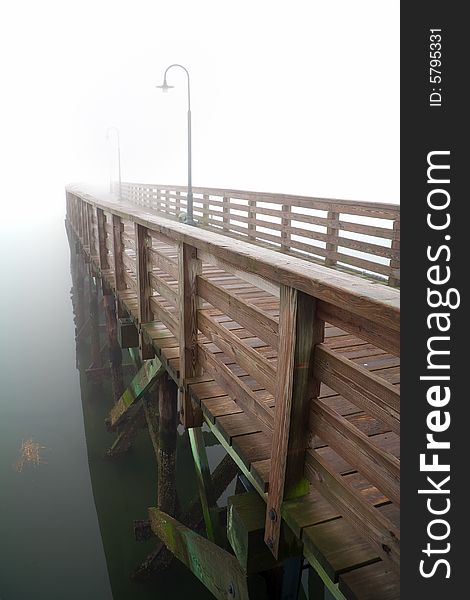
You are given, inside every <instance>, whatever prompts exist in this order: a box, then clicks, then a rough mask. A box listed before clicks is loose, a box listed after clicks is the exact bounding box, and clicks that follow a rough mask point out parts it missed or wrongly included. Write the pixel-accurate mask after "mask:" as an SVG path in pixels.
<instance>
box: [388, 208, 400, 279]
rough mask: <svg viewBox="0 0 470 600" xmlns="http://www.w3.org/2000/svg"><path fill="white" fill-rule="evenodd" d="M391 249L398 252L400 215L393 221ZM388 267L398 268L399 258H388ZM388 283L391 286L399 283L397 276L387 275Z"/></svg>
mask: <svg viewBox="0 0 470 600" xmlns="http://www.w3.org/2000/svg"><path fill="white" fill-rule="evenodd" d="M391 248H392V250H393V251H395V252H397V253H399V252H400V215H399V214H398V217H397V218H396V219H395V220H394V221H393V239H392V246H391ZM390 268H391V269H396V270H398V271H399V270H400V260H399V259H396V258H392V259H390ZM388 285H389V286H391V287H398V286H399V285H400V279H399V277H394V276H393V275H389V277H388Z"/></svg>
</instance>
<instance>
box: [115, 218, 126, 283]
mask: <svg viewBox="0 0 470 600" xmlns="http://www.w3.org/2000/svg"><path fill="white" fill-rule="evenodd" d="M123 231H124V223H123V222H122V219H121V218H120V217H118V216H117V215H113V255H114V276H115V285H116V291H117V292H120V291H122V290H125V289H126V281H125V279H124V263H123V261H122V255H123V252H124V246H123V243H122V234H123Z"/></svg>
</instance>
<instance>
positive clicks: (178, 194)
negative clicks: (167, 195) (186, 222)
mask: <svg viewBox="0 0 470 600" xmlns="http://www.w3.org/2000/svg"><path fill="white" fill-rule="evenodd" d="M180 211H181V192H176V201H175V213H176V218H179V216H180Z"/></svg>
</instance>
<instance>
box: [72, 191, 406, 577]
mask: <svg viewBox="0 0 470 600" xmlns="http://www.w3.org/2000/svg"><path fill="white" fill-rule="evenodd" d="M154 202H157V203H158V202H160V203H162V202H163V200H162V190H161V188H160V189H158V188H157V189H155V195H152V196H151V197H149V198H148V202H147V203H146V202H144V207H145V208H144V209H142V208H139V207H137V206H132V205H130V204H128V203H125V202H121V203H119V202H117V201H116V202H111V201H106V200H100V199H98V198H96V197H94V196H91V195H89V194H87V193H85V192H83V191H80V189H77V188H75V187H70V188H68V192H67V219H68V221H69V222H70V223H71V225H72V226H73V228H74V230H75V232H76V234H77V236H78V237H79V239H80V242H81V244H82V245H83V247H84V249H85V251H86V252H87V253H88V254H89V255H90V257H91V260H92V261H94V262H95V263H96V264H97V265H99V268H100V269H101V272H102V276H103V277H104V278H105V279H107V280H108V281H111V282H112V285H113V286H114V289H115V292H116V294H117V296H118V297H124V295H127V296H126V297H132V298H134V299H135V302H134V304H133V306H135V310H134V309H132V310H133V311H134V312H133V316H134V318H135V321H136V324H137V326H138V328H139V336H140V351H141V355H142V358H143V359H145V358H149V357H150V356H152V353H153V350H152V347H151V344H150V337H149V335H148V334H149V331H150V330H151V328H152V327H157V326H158V327H162V328H163V329H164V330H165V331H168V335H172V336H174V338H175V339H176V340H178V341H179V360H180V362H179V369H178V370H179V387H180V390H181V393H182V396H183V401H182V420H183V422H184V423H185V425H186V426H187V427H192V426H196V425H200V421H198V419H199V416H198V412H197V410H195V409H194V407H193V404H192V402H191V395H190V391H191V386H192V384H193V383H194V382H195V381H197V380H198V377H200V376H201V375H202V374H205V376H206V377H207V376H209V377H212V378H213V379H214V380H215V381H216V382H217V383H218V384H219V385H220V386H221V387H222V388H223V389H224V390H225V392H226V394H227V395H229V396H230V397H231V398H232V399H233V400H235V402H236V403H237V404H238V405H239V406H240V407H241V409H242V410H243V411H244V413H245V414H246V415H247V416H248V417H249V418H251V419H253V422H254V423H256V424H257V427H258V428H259V431H262V432H265V433H266V434H267V435H268V436H269V438H270V439H271V440H272V451H271V459H270V464H269V488H268V494H267V498H266V500H267V511H266V538H265V539H266V543H267V544H268V546H269V547H270V548H271V549H272V552H273V553H274V554H275V555H276V554H277V549H278V543H279V535H280V524H281V508H282V506H283V503H285V502H286V501H287V500H289V499H291V498H295V497H296V496H301V495H302V494H307V493H308V491H309V489H310V485H312V486H313V487H314V488H316V489H317V490H319V491H320V492H321V494H322V495H324V496H325V497H326V498H327V499H328V501H329V502H330V503H331V504H332V505H333V506H334V507H335V508H336V509H337V510H338V511H339V513H340V514H341V515H342V516H343V517H345V518H346V519H347V520H348V521H349V523H351V524H352V525H353V526H354V527H355V528H356V529H357V530H358V531H359V532H360V534H361V535H362V536H364V537H365V538H367V540H368V541H369V542H370V544H371V545H372V547H373V548H374V549H375V551H376V552H377V555H378V556H379V557H381V558H382V559H383V560H385V561H388V563H389V564H390V565H391V566H393V567H394V568H395V569H397V568H398V561H399V554H400V551H399V537H400V536H399V529H398V525H397V519H396V511H397V510H398V506H399V501H400V498H399V481H400V467H399V460H398V459H397V458H396V456H395V453H394V452H393V451H392V450H390V446H386V445H385V446H383V445H380V444H378V443H377V441H376V440H374V439H373V438H371V437H368V435H367V434H366V433H365V432H364V431H363V430H362V429H361V428H360V426H358V425H357V424H356V423H355V422H354V421H352V420H350V419H348V418H346V417H344V416H342V415H341V414H340V412H338V411H336V410H335V409H334V408H332V407H331V406H330V405H329V404H328V402H327V401H326V400H325V399H320V398H319V390H320V385H321V383H323V384H325V385H326V386H328V387H329V388H331V389H332V390H334V392H336V393H337V394H339V395H340V396H341V397H342V398H344V399H345V400H347V401H349V402H351V403H352V404H354V405H355V406H356V407H357V408H358V410H359V411H363V412H364V414H365V416H368V417H369V421H370V422H374V423H376V424H379V425H380V427H381V429H380V430H381V431H386V432H389V434H388V438H387V440H388V441H389V442H390V439H391V438H393V439H397V436H398V435H399V430H400V404H399V392H398V389H397V387H396V386H394V385H392V384H391V383H389V382H388V381H386V380H385V379H383V378H381V377H379V376H377V375H375V374H374V373H373V372H371V371H369V370H367V369H366V368H365V367H363V366H359V365H358V364H356V362H354V360H352V359H348V358H346V357H345V356H344V355H341V354H340V353H338V352H335V351H333V350H332V349H330V348H329V347H328V346H327V345H326V344H325V343H324V329H325V322H327V323H330V324H332V325H334V326H336V327H339V328H341V329H342V330H344V331H345V332H348V333H349V334H352V335H354V336H357V337H359V338H360V339H361V340H364V341H365V342H367V343H369V344H373V345H374V346H375V347H376V348H379V349H383V350H384V351H386V352H387V353H390V354H393V355H396V356H398V355H399V292H398V291H397V290H393V289H390V288H387V287H386V286H381V285H376V284H374V283H371V282H368V281H367V280H364V279H361V278H358V277H356V276H354V275H349V274H346V273H338V272H336V271H334V270H331V269H329V268H327V267H324V266H321V265H316V264H313V263H309V262H306V261H304V260H301V259H297V258H292V257H290V256H289V257H288V256H282V255H279V254H276V253H274V252H272V251H270V250H266V249H265V248H261V247H258V246H257V245H252V244H247V243H243V242H240V241H235V240H231V239H230V238H227V237H226V236H221V235H219V234H216V233H213V232H210V231H206V230H201V228H199V227H191V226H188V225H185V224H183V223H179V222H175V221H172V220H168V219H164V218H162V217H161V216H159V215H157V214H151V213H149V212H148V211H146V210H145V209H146V208H148V207H149V206H150V205H152V206H150V207H151V208H153V203H154ZM256 202H257V208H259V206H258V202H259V197H258V195H257V200H256ZM286 202H287V201H286ZM284 206H290V207H293V206H294V204H285V205H284ZM322 206H324V207H325V210H326V209H329V208H330V205H328V204H324V205H322ZM341 207H342V208H341V209H339V208H338V210H337V211H336V212H337V213H341V212H342V211H343V210H346V207H343V205H341ZM157 210H158V211H160V210H161V206H157ZM348 210H352V208H349V209H348ZM389 210H390V212H382V213H380V214H381V215H382V216H383V215H386V216H388V217H392V212H393V211H392V209H389ZM361 211H362V208H361V210H360V211H359V214H361ZM209 214H210V213H208V212H207V211H206V213H205V215H206V216H208V215H209ZM355 214H357V213H355ZM370 214H374V216H377V214H379V212H377V210H376V209H375V208H372V209H371V213H370ZM335 219H336V217H335ZM255 221H256V219H255ZM335 223H336V224H338V221H335ZM253 235H254V234H253ZM211 266H212V268H214V267H217V268H218V269H222V270H223V271H225V272H227V273H230V274H233V275H235V276H236V277H237V278H239V279H240V280H242V281H244V282H246V284H248V285H247V286H245V287H248V288H249V289H251V287H253V289H254V290H255V291H254V292H253V294H251V296H248V297H246V296H241V295H240V294H237V293H236V292H234V291H233V290H231V289H230V286H228V287H224V286H223V285H222V284H219V283H217V282H216V281H214V280H213V279H211V278H210V276H209V275H207V272H208V271H207V269H208V267H211ZM256 290H258V292H256ZM273 300H274V301H275V302H278V304H277V306H278V310H276V311H274V312H273V310H271V309H269V310H268V309H267V308H265V307H267V306H268V305H269V306H272V302H273ZM227 320H228V321H232V322H236V323H238V324H239V325H240V326H241V327H242V328H243V329H244V331H245V333H244V335H242V336H237V335H235V334H234V333H233V332H232V331H231V330H230V329H229V328H228V327H225V326H224V322H226V321H227ZM214 346H215V347H216V349H217V350H214ZM224 357H225V358H226V357H229V358H230V359H231V361H232V364H234V365H235V367H236V368H230V367H229V366H228V364H227V360H224ZM240 373H241V374H245V375H246V374H248V375H249V376H250V377H251V378H252V379H253V380H255V381H256V382H257V384H258V387H257V388H256V389H257V390H264V391H263V392H262V393H260V392H259V391H258V392H257V391H254V389H253V386H249V385H247V384H246V382H245V381H244V380H243V379H242V378H241V376H240ZM273 407H274V408H273ZM325 446H328V448H329V449H330V454H328V455H327V454H325V452H323V451H322V449H324V447H325ZM335 457H336V458H335ZM345 461H346V463H347V465H348V467H349V470H348V469H346V471H345V470H344V467H343V466H342V465H344V462H345ZM340 463H341V464H340ZM354 472H357V473H358V474H359V475H360V476H362V477H363V479H364V480H366V481H367V482H368V485H367V486H364V485H363V486H362V487H361V486H359V487H358V485H357V481H355V480H354V478H351V477H350V475H351V473H354ZM378 498H379V500H378Z"/></svg>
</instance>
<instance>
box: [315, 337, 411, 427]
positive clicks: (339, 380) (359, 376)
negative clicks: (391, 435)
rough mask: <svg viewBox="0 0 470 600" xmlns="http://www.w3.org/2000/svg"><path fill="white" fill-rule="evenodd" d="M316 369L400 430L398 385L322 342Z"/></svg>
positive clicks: (322, 377)
mask: <svg viewBox="0 0 470 600" xmlns="http://www.w3.org/2000/svg"><path fill="white" fill-rule="evenodd" d="M315 372H316V373H317V376H318V377H319V379H320V380H321V381H323V383H325V384H326V385H328V386H329V387H330V388H332V389H333V390H335V391H336V392H338V394H341V395H342V396H343V397H344V398H346V399H347V400H349V401H350V402H352V403H353V404H355V405H356V406H358V407H359V408H361V409H362V410H364V411H365V412H366V413H368V414H370V415H372V416H374V417H375V418H376V419H379V420H380V421H382V422H383V423H385V424H386V425H388V426H389V427H390V429H391V430H392V431H394V432H395V433H398V434H399V433H400V392H399V390H398V389H397V387H396V386H394V385H392V384H390V383H388V382H387V381H385V380H384V379H383V378H381V377H379V376H378V375H375V374H374V373H373V372H371V371H368V370H367V369H365V368H364V367H361V366H359V365H357V364H355V363H353V362H351V361H350V360H347V359H346V358H344V357H343V356H341V355H340V354H338V352H334V351H332V350H330V349H329V348H328V347H327V346H325V344H321V345H320V346H319V347H318V348H317V351H316V353H315Z"/></svg>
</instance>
